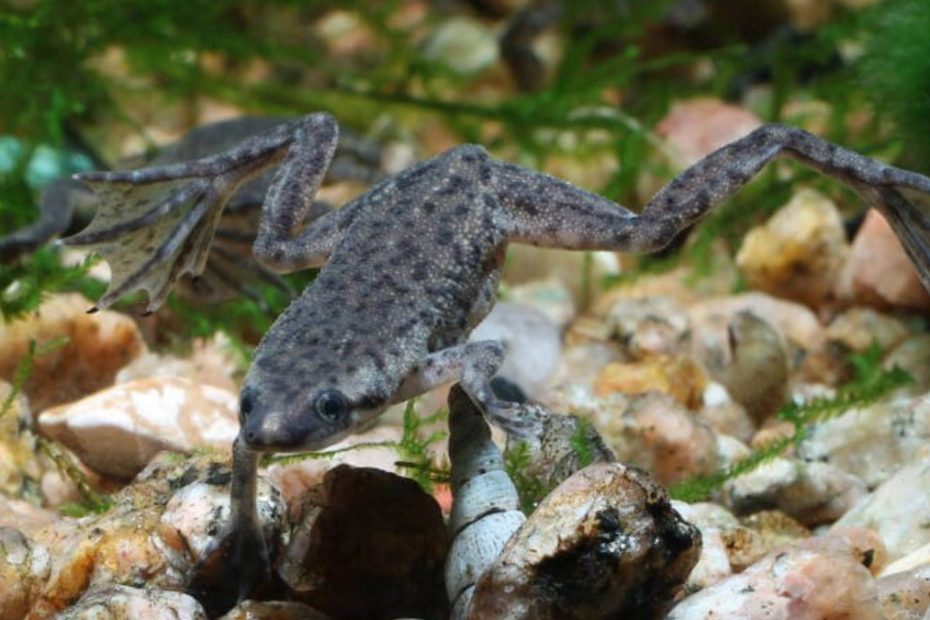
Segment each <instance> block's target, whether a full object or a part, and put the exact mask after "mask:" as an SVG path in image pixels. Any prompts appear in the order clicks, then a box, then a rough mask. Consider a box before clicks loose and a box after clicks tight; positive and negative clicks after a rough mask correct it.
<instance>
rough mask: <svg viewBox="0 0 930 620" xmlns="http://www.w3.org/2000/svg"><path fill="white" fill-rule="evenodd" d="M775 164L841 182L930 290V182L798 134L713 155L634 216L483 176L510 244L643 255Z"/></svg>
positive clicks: (519, 177) (530, 180)
mask: <svg viewBox="0 0 930 620" xmlns="http://www.w3.org/2000/svg"><path fill="white" fill-rule="evenodd" d="M780 156H783V157H790V158H793V159H796V160H799V161H801V162H802V163H804V164H806V165H808V166H811V167H813V168H816V169H817V170H819V171H821V172H823V173H825V174H828V175H830V176H832V177H835V178H837V179H839V180H840V181H843V182H844V183H846V184H847V185H850V186H851V187H852V188H853V189H854V190H856V191H857V192H858V193H859V194H860V195H861V196H862V197H863V198H865V199H866V200H867V201H868V203H869V204H870V205H871V206H874V207H876V208H877V209H879V210H880V211H881V212H882V214H883V215H885V217H886V218H887V219H888V221H889V223H890V224H891V226H892V228H893V229H894V231H895V232H896V233H897V235H898V237H899V238H900V239H901V241H902V242H903V244H904V247H905V249H906V250H907V252H908V254H909V255H910V257H911V259H912V260H913V261H914V263H915V264H916V266H917V269H918V272H919V273H920V277H921V279H922V280H923V283H924V286H926V287H927V288H928V289H930V178H927V177H925V176H923V175H921V174H917V173H915V172H910V171H907V170H901V169H900V168H895V167H893V166H889V165H887V164H884V163H882V162H879V161H876V160H874V159H870V158H868V157H865V156H863V155H860V154H859V153H856V152H854V151H850V150H848V149H844V148H842V147H839V146H837V145H835V144H832V143H830V142H827V141H826V140H823V139H821V138H818V137H816V136H813V135H811V134H809V133H807V132H806V131H803V130H801V129H798V128H796V127H788V126H783V125H765V126H763V127H760V128H759V129H756V130H755V131H753V132H752V133H750V134H748V135H747V136H745V137H744V138H742V139H740V140H737V141H736V142H733V143H732V144H729V145H727V146H724V147H723V148H721V149H719V150H717V151H715V152H714V153H711V154H710V155H708V156H707V157H705V158H704V159H702V160H701V161H699V162H697V163H696V164H694V165H693V166H691V167H690V168H688V169H687V170H685V171H684V172H683V173H681V174H680V175H678V176H677V177H676V178H674V179H673V180H672V181H671V182H669V183H668V185H666V186H665V187H663V188H662V190H660V191H659V193H658V194H656V195H655V196H654V197H653V198H652V200H650V201H649V203H648V204H647V205H646V207H645V208H644V209H643V211H642V213H640V214H638V215H637V214H634V213H632V212H630V211H627V210H626V209H623V208H622V207H619V206H618V205H616V204H615V203H613V202H612V201H610V200H607V199H606V198H602V197H600V196H597V195H595V194H591V193H589V192H585V191H583V190H581V189H578V188H576V187H574V186H572V185H570V184H568V183H565V182H564V181H560V180H558V179H554V178H552V177H550V176H547V175H544V174H539V173H534V172H530V171H528V170H525V169H523V168H519V167H517V166H513V165H510V164H504V163H494V164H485V165H490V166H491V169H490V170H489V171H488V173H489V174H486V175H485V176H487V177H488V178H489V181H488V182H487V186H488V187H489V189H490V191H491V192H492V193H493V194H494V195H495V197H496V198H497V200H498V202H499V203H500V204H501V205H502V206H503V207H504V208H505V209H506V211H507V212H508V214H509V216H510V230H509V231H508V238H509V240H510V241H515V242H524V243H531V244H534V245H544V246H550V247H561V248H569V249H590V250H615V251H621V252H648V251H654V250H658V249H661V248H662V247H664V246H665V245H666V244H668V243H669V242H670V241H671V240H672V239H673V238H674V237H675V235H676V234H677V233H678V232H680V231H681V230H683V229H684V228H686V227H687V226H689V225H690V224H692V223H694V222H695V221H697V220H698V219H700V218H701V217H702V216H704V215H705V214H706V213H707V212H708V211H709V210H710V209H711V208H712V207H713V206H715V205H716V204H718V203H720V202H722V201H723V200H725V199H727V198H728V197H730V196H731V195H733V194H734V193H735V192H736V191H737V190H738V189H739V188H741V187H742V186H743V185H744V184H745V183H746V182H748V181H749V180H750V179H751V178H752V177H753V176H754V175H755V174H756V173H757V172H758V171H759V170H760V169H761V168H762V167H763V166H764V165H765V164H767V163H768V162H769V161H771V160H772V159H774V158H776V157H780Z"/></svg>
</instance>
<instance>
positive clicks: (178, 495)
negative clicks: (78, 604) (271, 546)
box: [0, 453, 285, 620]
mask: <svg viewBox="0 0 930 620" xmlns="http://www.w3.org/2000/svg"><path fill="white" fill-rule="evenodd" d="M229 479H230V473H229V469H228V467H226V466H224V465H221V464H219V463H216V462H214V461H211V460H210V459H209V458H207V457H205V456H197V457H192V458H190V459H183V458H180V457H178V455H176V454H167V453H165V454H163V455H162V456H159V457H158V458H156V459H155V460H154V461H153V462H152V463H150V465H149V466H148V467H147V468H146V469H145V470H144V471H143V472H141V473H140V475H139V476H138V477H137V479H136V481H135V482H134V483H133V484H130V485H129V486H127V487H125V488H123V489H122V490H121V491H119V492H117V493H115V494H114V495H112V496H111V500H112V506H111V507H110V508H109V510H107V511H106V512H104V513H102V514H89V515H87V516H85V517H82V518H80V519H61V520H58V521H56V522H54V523H51V524H49V525H47V526H45V527H43V528H41V529H39V530H38V531H36V532H35V534H34V535H32V536H31V537H30V538H29V539H27V538H25V536H24V535H23V534H22V533H21V532H19V531H18V530H15V529H12V528H0V539H2V540H4V541H6V542H4V543H3V546H4V547H5V548H6V549H8V550H9V549H18V551H16V552H14V553H6V554H0V601H2V600H3V599H2V597H4V596H11V597H15V598H16V600H18V601H20V603H18V604H20V605H21V604H25V605H27V606H28V609H29V612H30V614H31V615H30V616H29V617H35V618H45V617H52V616H53V615H54V614H55V613H57V612H58V611H61V610H64V609H66V608H69V607H70V606H72V604H73V603H74V601H77V600H79V599H82V600H85V601H86V600H88V599H85V598H84V597H85V596H87V597H88V598H89V599H91V600H96V599H95V598H92V597H90V595H89V593H91V592H99V591H100V589H106V588H109V587H111V586H114V585H118V584H142V583H144V584H146V585H147V587H149V588H152V589H154V590H157V589H164V590H173V591H180V590H183V589H184V587H185V585H186V584H187V582H188V580H189V578H190V574H191V571H192V569H193V565H194V562H196V560H197V558H198V557H199V554H200V553H202V551H203V549H205V548H206V547H207V546H208V545H209V544H210V543H211V542H212V540H213V539H214V538H215V537H216V536H217V534H218V533H219V532H220V531H221V530H222V526H223V525H225V523H226V520H227V519H228V514H229V509H228V505H229V487H228V482H229ZM258 497H259V501H258V515H259V519H260V523H262V525H263V527H264V528H265V530H266V531H267V532H268V533H269V535H270V536H271V538H272V540H273V541H275V540H278V537H279V536H280V533H281V532H282V531H283V525H284V520H283V515H284V512H285V510H284V506H283V504H282V503H281V501H280V498H279V497H278V496H277V495H276V493H275V492H274V491H273V490H272V489H271V488H270V487H269V486H268V484H267V483H266V482H264V480H263V479H262V478H260V479H259V485H258ZM4 537H6V538H4ZM17 558H18V559H17ZM2 608H3V606H2V605H0V609H2ZM79 609H80V608H79ZM21 617H23V616H22V615H20V616H18V618H21ZM79 617H83V616H79ZM121 617H122V616H121ZM138 617H153V616H147V615H144V614H143V615H141V616H138ZM154 617H159V616H154ZM169 617H173V616H169ZM181 617H187V616H183V615H182V616H181ZM0 618H3V616H2V615H0ZM4 620H5V619H4Z"/></svg>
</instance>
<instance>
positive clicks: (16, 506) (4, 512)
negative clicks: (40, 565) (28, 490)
mask: <svg viewBox="0 0 930 620" xmlns="http://www.w3.org/2000/svg"><path fill="white" fill-rule="evenodd" d="M59 518H60V517H59V515H58V514H57V513H55V512H52V511H51V510H46V509H44V508H40V507H38V506H36V505H34V504H30V503H29V502H26V501H23V500H21V499H9V498H6V497H3V496H2V495H0V528H3V527H12V528H15V529H17V530H19V531H21V532H22V533H24V534H26V535H29V536H32V535H34V534H35V533H36V532H37V531H38V530H40V529H41V528H43V527H45V526H46V525H48V524H50V523H54V522H55V521H57V520H58V519H59Z"/></svg>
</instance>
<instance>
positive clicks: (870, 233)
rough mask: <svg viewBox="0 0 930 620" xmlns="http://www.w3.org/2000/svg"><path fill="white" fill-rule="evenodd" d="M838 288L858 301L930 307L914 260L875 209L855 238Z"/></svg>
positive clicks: (859, 302) (926, 308)
mask: <svg viewBox="0 0 930 620" xmlns="http://www.w3.org/2000/svg"><path fill="white" fill-rule="evenodd" d="M836 289H837V295H838V296H839V297H841V298H843V299H847V300H850V301H852V302H854V303H857V304H862V305H870V306H876V307H878V308H906V309H909V310H923V311H926V310H928V309H930V295H928V294H927V291H926V290H924V287H923V286H922V285H921V283H920V277H919V276H918V275H917V269H916V268H915V267H914V263H912V262H911V260H910V259H909V258H908V256H907V253H906V252H905V251H904V248H903V246H902V245H901V242H900V241H898V238H897V236H895V234H894V232H893V231H892V230H891V226H889V225H888V221H887V220H886V219H885V218H884V216H882V214H881V213H879V212H878V211H877V210H875V209H869V211H868V213H867V214H866V216H865V221H864V222H863V223H862V226H861V227H860V228H859V231H858V232H857V233H856V237H855V239H853V242H852V247H851V249H850V252H849V256H848V257H847V259H846V264H845V265H844V266H843V272H842V275H841V276H840V279H839V280H838V282H837V285H836Z"/></svg>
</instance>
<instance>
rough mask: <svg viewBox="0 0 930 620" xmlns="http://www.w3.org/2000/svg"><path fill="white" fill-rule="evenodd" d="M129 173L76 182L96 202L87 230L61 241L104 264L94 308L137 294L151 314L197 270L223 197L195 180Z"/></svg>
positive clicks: (211, 186) (101, 174)
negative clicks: (106, 269)
mask: <svg viewBox="0 0 930 620" xmlns="http://www.w3.org/2000/svg"><path fill="white" fill-rule="evenodd" d="M136 175H137V173H133V172H128V173H127V172H98V173H88V174H84V175H80V176H78V177H76V178H78V179H79V180H81V181H83V182H84V183H86V184H87V185H89V186H90V187H91V188H92V189H93V190H94V192H95V194H96V196H97V200H98V203H97V204H98V207H97V212H96V214H95V215H94V219H93V220H92V221H91V223H90V225H89V226H88V227H87V228H85V229H84V230H83V231H81V232H80V233H78V234H77V235H74V236H73V237H69V238H68V239H66V240H65V243H66V244H68V245H85V246H90V247H91V248H93V249H94V250H96V251H97V252H98V253H99V254H100V255H101V256H102V257H103V258H104V259H105V260H106V261H107V262H108V263H109V264H110V269H111V272H112V277H111V281H110V287H109V289H108V290H107V292H106V294H105V295H104V296H103V297H101V298H100V300H99V301H98V303H97V305H98V307H100V308H105V307H107V306H109V305H110V304H112V303H113V302H114V301H116V299H118V298H119V297H120V296H122V295H124V294H126V293H129V292H132V291H136V290H143V291H145V292H146V293H147V294H148V298H149V304H148V308H147V309H146V311H147V312H151V311H153V310H155V309H156V308H158V307H159V306H160V305H161V303H162V302H163V301H164V300H165V297H166V296H167V295H168V291H169V290H170V289H171V286H172V285H173V284H174V283H175V282H176V281H177V279H178V278H179V277H180V276H181V275H183V274H186V273H189V274H192V275H197V274H199V273H200V272H201V271H202V270H203V266H204V263H205V261H206V257H207V252H208V250H209V245H210V241H211V239H212V237H213V232H214V229H215V227H216V221H217V219H218V217H219V214H220V212H221V211H222V208H223V204H224V202H225V200H226V199H227V198H228V195H229V192H228V191H227V192H223V191H221V190H220V189H218V188H217V187H216V184H215V183H211V182H210V181H209V180H206V179H201V178H194V179H188V178H179V179H167V180H158V181H145V180H141V181H137V180H136V178H141V179H144V177H143V176H141V175H139V176H138V177H137V176H136Z"/></svg>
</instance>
